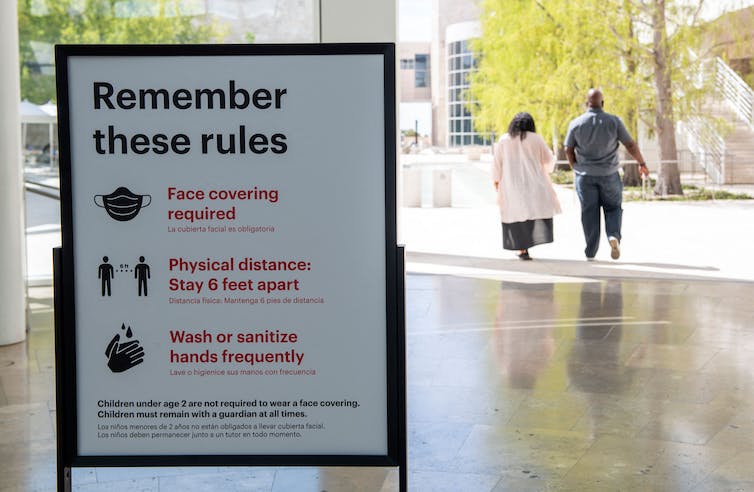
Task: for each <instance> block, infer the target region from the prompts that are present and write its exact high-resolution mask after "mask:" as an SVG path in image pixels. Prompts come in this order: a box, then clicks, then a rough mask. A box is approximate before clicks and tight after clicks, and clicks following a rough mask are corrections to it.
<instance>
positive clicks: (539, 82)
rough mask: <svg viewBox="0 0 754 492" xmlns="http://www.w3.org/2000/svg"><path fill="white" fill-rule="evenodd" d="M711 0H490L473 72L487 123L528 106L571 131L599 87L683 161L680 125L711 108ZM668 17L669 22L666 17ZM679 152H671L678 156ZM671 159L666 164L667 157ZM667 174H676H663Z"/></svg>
mask: <svg viewBox="0 0 754 492" xmlns="http://www.w3.org/2000/svg"><path fill="white" fill-rule="evenodd" d="M701 3H702V2H685V1H683V0H581V1H579V2H573V1H569V0H535V1H531V0H483V2H482V12H483V14H482V36H481V38H480V39H479V40H477V42H476V44H475V45H474V48H475V50H476V51H477V53H479V55H480V62H479V69H478V71H477V72H476V74H475V75H474V76H473V77H472V85H471V89H470V91H471V98H472V99H473V100H476V101H477V104H476V105H475V106H474V107H473V108H472V111H473V113H474V116H475V122H476V124H477V125H478V126H479V129H482V130H486V131H497V132H498V133H502V132H504V131H505V129H506V128H507V124H508V122H509V121H510V119H511V118H512V116H513V115H514V114H515V113H517V112H519V111H528V112H529V113H531V114H532V115H533V116H534V118H535V120H536V122H537V127H538V130H539V132H540V133H542V134H544V135H545V136H546V137H549V136H550V135H552V137H553V139H556V140H558V141H560V140H562V138H563V137H564V136H565V131H566V129H567V126H568V122H569V121H570V120H571V119H572V118H574V117H575V116H577V115H578V114H580V113H581V112H583V110H584V101H585V97H586V93H587V91H588V89H589V88H591V87H598V88H600V89H601V90H602V92H603V93H604V94H605V109H606V110H607V111H609V112H611V113H614V114H617V115H618V116H620V117H621V118H622V119H623V120H624V122H626V125H627V127H628V128H629V130H630V132H631V133H632V135H634V138H636V137H637V122H639V121H642V122H643V123H644V124H645V125H646V127H647V128H649V130H650V133H652V134H654V135H657V136H658V137H659V139H660V141H661V145H660V147H661V149H662V151H663V153H662V155H661V156H660V157H661V160H663V161H675V160H676V159H677V155H676V154H677V153H676V151H675V134H674V131H673V128H674V126H673V124H674V123H675V122H677V121H679V120H680V119H683V118H685V117H688V116H703V117H704V116H706V115H705V114H704V112H703V110H702V101H703V99H704V97H705V95H706V94H709V92H710V88H709V86H707V85H706V84H705V82H704V79H703V78H701V77H700V76H699V75H700V70H701V69H702V67H703V58H704V56H705V52H704V50H703V40H704V27H705V26H704V24H702V22H701V21H700V19H699V11H700V9H701ZM660 21H662V22H663V24H662V25H659V22H660ZM671 154H672V155H671ZM674 166H675V169H673V165H669V166H667V167H666V168H664V169H661V174H662V175H661V176H660V181H661V182H663V183H664V184H663V187H664V188H663V190H667V191H668V192H669V193H674V192H677V193H681V187H680V180H679V178H678V177H677V176H666V174H668V173H670V174H673V172H674V171H675V174H677V165H674ZM663 167H665V166H663ZM665 177H668V178H669V180H670V181H672V183H670V182H668V181H667V180H664V178H665Z"/></svg>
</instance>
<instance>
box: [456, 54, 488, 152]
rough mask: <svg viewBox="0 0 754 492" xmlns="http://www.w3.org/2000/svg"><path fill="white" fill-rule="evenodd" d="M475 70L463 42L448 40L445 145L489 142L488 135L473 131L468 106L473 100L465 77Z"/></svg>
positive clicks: (473, 59)
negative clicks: (446, 130)
mask: <svg viewBox="0 0 754 492" xmlns="http://www.w3.org/2000/svg"><path fill="white" fill-rule="evenodd" d="M475 69H476V60H475V58H474V54H473V53H471V52H470V51H469V45H468V43H467V41H456V42H451V43H448V72H447V80H448V116H449V118H450V124H449V125H448V128H449V132H448V146H450V147H457V146H461V145H472V144H474V145H489V144H490V143H491V137H490V135H485V134H480V133H477V132H476V131H475V129H474V118H473V117H472V116H471V112H470V111H469V109H468V107H469V105H470V104H473V103H474V101H473V100H471V99H470V98H469V96H468V91H467V89H468V88H469V76H470V74H471V73H472V72H473V71H474V70H475Z"/></svg>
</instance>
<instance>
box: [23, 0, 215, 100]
mask: <svg viewBox="0 0 754 492" xmlns="http://www.w3.org/2000/svg"><path fill="white" fill-rule="evenodd" d="M129 8H130V10H127V9H129ZM18 15H19V19H18V26H19V45H20V59H21V94H22V97H23V98H25V99H29V100H30V101H32V102H35V103H44V102H47V101H49V100H54V99H55V77H54V74H53V73H52V67H51V66H50V64H51V63H52V56H53V55H52V47H53V46H54V45H55V44H58V43H63V44H176V43H177V44H191V43H207V42H220V41H222V40H223V38H224V36H225V32H226V29H225V28H223V27H222V26H220V25H218V24H216V23H214V22H209V21H206V19H204V18H201V19H200V18H198V17H197V16H195V15H189V14H184V13H183V12H182V11H181V3H180V2H178V1H177V0H156V1H154V2H148V3H143V2H142V3H138V2H134V3H131V2H116V1H115V0H55V1H52V0H48V1H46V2H44V1H40V0H19V2H18Z"/></svg>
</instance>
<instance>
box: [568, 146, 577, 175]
mask: <svg viewBox="0 0 754 492" xmlns="http://www.w3.org/2000/svg"><path fill="white" fill-rule="evenodd" d="M565 154H566V158H567V159H568V165H569V166H571V170H573V166H574V165H575V164H576V149H574V148H573V147H566V148H565Z"/></svg>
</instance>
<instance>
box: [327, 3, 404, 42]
mask: <svg viewBox="0 0 754 492" xmlns="http://www.w3.org/2000/svg"><path fill="white" fill-rule="evenodd" d="M396 7H397V4H396V0H320V1H319V26H320V30H319V33H320V36H319V41H320V42H321V43H395V42H396V41H397V40H398V20H397V19H398V18H397V9H396Z"/></svg>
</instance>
